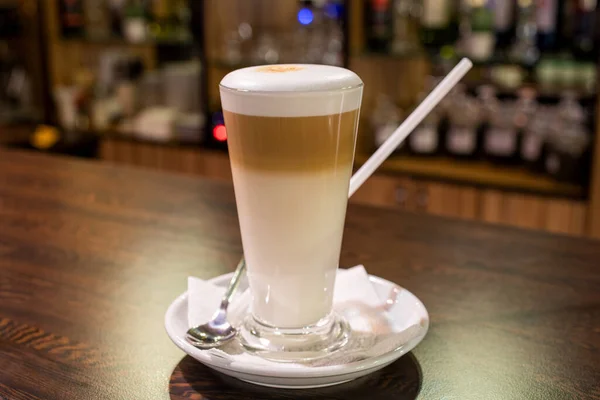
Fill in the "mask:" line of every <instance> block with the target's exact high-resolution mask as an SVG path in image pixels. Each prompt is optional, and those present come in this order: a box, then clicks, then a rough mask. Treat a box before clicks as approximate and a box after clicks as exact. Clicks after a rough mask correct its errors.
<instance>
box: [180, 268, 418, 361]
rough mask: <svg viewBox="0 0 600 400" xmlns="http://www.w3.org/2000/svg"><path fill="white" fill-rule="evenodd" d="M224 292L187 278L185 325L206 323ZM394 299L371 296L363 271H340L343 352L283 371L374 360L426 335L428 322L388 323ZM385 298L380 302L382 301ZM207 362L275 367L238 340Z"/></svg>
mask: <svg viewBox="0 0 600 400" xmlns="http://www.w3.org/2000/svg"><path fill="white" fill-rule="evenodd" d="M224 293H225V288H224V287H219V286H215V285H213V284H212V283H209V282H206V281H203V280H201V279H198V278H194V277H189V278H188V323H189V326H196V325H200V324H203V323H205V322H207V321H209V320H210V319H211V318H212V316H213V314H214V313H215V310H217V308H218V307H219V304H220V302H221V297H222V296H223V294H224ZM394 296H395V294H394V293H389V294H386V295H385V296H381V297H380V296H379V295H378V294H377V292H376V291H375V289H374V287H373V285H372V284H371V281H370V280H369V276H368V274H367V271H366V270H365V268H364V267H363V266H362V265H358V266H356V267H353V268H350V269H346V270H344V269H340V270H338V273H337V276H336V281H335V288H334V295H333V302H334V309H335V310H336V311H337V312H338V313H339V314H341V315H343V316H344V317H345V318H346V320H347V321H348V323H349V324H350V327H351V333H350V340H349V342H348V344H347V345H345V346H344V347H343V348H342V350H339V351H337V352H335V353H334V354H332V356H331V357H326V358H323V359H318V360H314V361H311V362H310V363H298V364H294V363H285V365H286V367H287V368H294V367H297V368H306V367H307V366H308V367H315V366H327V365H340V364H347V363H350V362H354V361H360V360H364V359H367V358H370V357H376V356H379V355H382V354H385V353H387V352H390V351H393V350H395V349H398V348H400V347H401V346H403V345H404V344H406V343H407V342H409V341H410V340H413V339H415V338H417V337H419V336H420V335H422V334H424V333H425V330H426V322H425V321H421V323H419V324H413V325H410V326H407V325H406V324H402V321H394V320H393V319H390V316H389V315H388V313H387V311H386V308H387V301H388V299H392V298H393V297H394ZM382 297H383V298H382ZM250 300H251V297H250V293H249V290H246V291H245V292H244V293H239V294H236V295H235V297H234V298H233V300H232V302H231V305H230V309H229V315H228V317H229V321H230V322H231V323H232V324H233V325H234V326H239V324H240V323H241V322H242V320H243V318H244V316H245V315H246V313H247V311H248V308H249V306H250ZM205 351H207V352H210V353H211V356H214V357H217V358H219V359H220V360H221V361H226V362H227V363H228V364H229V363H236V364H237V363H240V364H246V363H252V364H255V365H264V366H273V365H278V363H276V362H274V361H269V360H265V359H263V358H261V357H258V356H256V355H253V354H250V353H247V352H245V351H244V349H243V348H242V346H241V344H240V343H239V341H238V340H237V339H235V340H233V341H232V342H230V343H228V344H225V345H224V346H221V347H220V348H217V349H211V350H205Z"/></svg>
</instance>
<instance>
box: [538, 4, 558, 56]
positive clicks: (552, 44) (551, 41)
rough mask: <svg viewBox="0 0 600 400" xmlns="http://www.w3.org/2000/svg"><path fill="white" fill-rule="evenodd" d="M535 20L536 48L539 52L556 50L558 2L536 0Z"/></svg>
mask: <svg viewBox="0 0 600 400" xmlns="http://www.w3.org/2000/svg"><path fill="white" fill-rule="evenodd" d="M535 20H536V25H537V39H536V40H537V47H538V49H539V50H540V52H542V53H543V52H547V51H550V50H554V49H555V48H556V39H557V34H556V32H557V23H558V0H536V9H535Z"/></svg>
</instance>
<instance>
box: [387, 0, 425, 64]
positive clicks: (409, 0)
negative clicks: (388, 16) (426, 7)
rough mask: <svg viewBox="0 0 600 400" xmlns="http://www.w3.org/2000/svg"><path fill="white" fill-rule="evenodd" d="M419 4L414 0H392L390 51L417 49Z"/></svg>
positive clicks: (409, 51)
mask: <svg viewBox="0 0 600 400" xmlns="http://www.w3.org/2000/svg"><path fill="white" fill-rule="evenodd" d="M420 9H421V7H420V4H419V3H418V2H417V1H416V0H394V24H393V26H394V37H393V39H392V45H391V49H390V50H391V52H392V53H393V54H408V53H412V52H415V51H418V50H419V49H420V47H421V43H420V41H419V16H420V15H419V14H420Z"/></svg>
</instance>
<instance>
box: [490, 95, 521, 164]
mask: <svg viewBox="0 0 600 400" xmlns="http://www.w3.org/2000/svg"><path fill="white" fill-rule="evenodd" d="M516 113H517V107H515V104H513V103H509V102H502V103H500V107H499V109H498V111H497V112H496V113H494V115H492V117H491V119H490V124H489V127H488V129H487V130H486V131H485V136H484V139H483V154H484V155H485V158H486V159H488V160H490V161H492V162H494V163H497V164H512V163H514V162H515V159H516V156H517V154H518V144H519V138H518V127H517V126H515V115H516Z"/></svg>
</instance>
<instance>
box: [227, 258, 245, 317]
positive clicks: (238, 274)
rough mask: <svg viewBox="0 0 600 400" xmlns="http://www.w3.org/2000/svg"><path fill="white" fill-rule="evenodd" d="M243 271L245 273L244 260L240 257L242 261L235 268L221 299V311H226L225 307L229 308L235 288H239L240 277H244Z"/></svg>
mask: <svg viewBox="0 0 600 400" xmlns="http://www.w3.org/2000/svg"><path fill="white" fill-rule="evenodd" d="M245 271H246V259H245V258H244V257H242V259H241V260H240V262H239V263H238V266H237V268H236V269H235V272H234V274H233V277H232V278H231V281H229V286H228V287H227V290H226V291H225V294H224V295H223V298H222V299H221V309H223V308H225V309H226V308H227V306H229V302H230V301H231V298H232V297H233V294H234V293H235V291H236V289H237V287H238V286H239V284H240V281H241V280H242V276H243V275H244V272H245Z"/></svg>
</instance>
